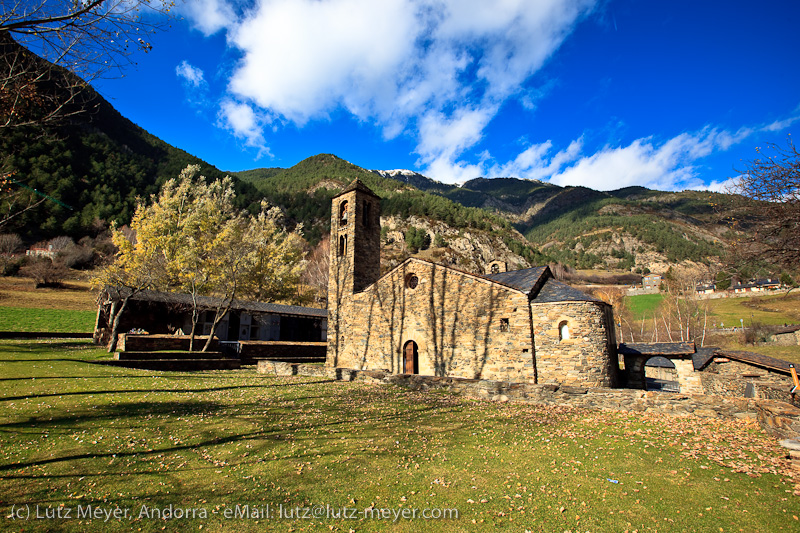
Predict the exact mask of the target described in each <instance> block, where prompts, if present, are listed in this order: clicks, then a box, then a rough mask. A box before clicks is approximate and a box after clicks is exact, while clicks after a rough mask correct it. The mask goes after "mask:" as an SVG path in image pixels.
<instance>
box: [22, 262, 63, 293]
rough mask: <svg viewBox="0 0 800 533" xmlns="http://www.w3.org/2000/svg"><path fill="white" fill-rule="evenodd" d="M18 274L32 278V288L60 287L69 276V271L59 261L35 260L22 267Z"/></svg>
mask: <svg viewBox="0 0 800 533" xmlns="http://www.w3.org/2000/svg"><path fill="white" fill-rule="evenodd" d="M20 274H22V275H23V276H26V277H29V278H33V282H34V287H35V288H37V289H38V288H40V287H60V286H61V283H62V282H63V281H64V280H65V279H66V277H67V276H68V275H69V269H68V268H67V267H66V266H64V264H63V263H61V262H60V261H51V260H50V259H44V258H42V259H37V260H35V261H33V262H32V263H30V264H28V265H26V266H24V267H22V268H21V269H20Z"/></svg>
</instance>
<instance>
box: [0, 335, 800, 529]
mask: <svg viewBox="0 0 800 533" xmlns="http://www.w3.org/2000/svg"><path fill="white" fill-rule="evenodd" d="M107 357H108V355H107V354H105V353H103V352H102V351H101V350H99V349H96V348H93V347H92V346H91V345H90V344H87V343H84V342H79V341H51V342H30V341H0V376H2V377H0V380H2V389H0V405H2V410H0V429H1V430H0V508H2V510H3V514H2V517H8V516H10V515H14V514H16V513H22V514H16V515H17V516H22V515H24V511H25V510H26V509H31V511H32V512H34V513H35V510H36V506H37V505H38V506H39V512H40V514H42V515H47V514H48V513H50V514H54V513H57V512H58V511H57V510H58V509H59V508H60V509H61V511H60V512H61V514H62V516H63V514H64V513H66V510H70V513H71V518H69V519H62V520H56V519H50V520H47V519H42V520H39V521H36V522H29V521H12V520H11V519H9V518H0V524H1V525H0V529H2V530H31V529H36V530H58V531H100V530H102V531H129V530H134V531H135V530H141V531H161V530H168V531H190V530H191V531H198V530H201V529H202V530H204V531H253V530H259V531H446V532H458V531H493V530H502V531H515V532H522V531H526V530H531V531H559V532H561V531H601V532H603V531H662V532H670V531H681V532H683V531H698V532H705V531H709V532H710V531H714V532H719V531H723V532H725V531H745V532H752V531H770V532H775V531H798V530H800V521H798V520H799V519H798V515H800V505H798V498H797V497H795V496H792V494H791V491H792V485H791V482H790V481H789V480H788V479H787V478H786V477H785V475H784V473H783V472H784V469H785V468H786V466H787V464H786V462H785V460H784V459H783V454H784V452H783V450H782V449H781V448H780V447H779V446H778V445H777V441H776V440H775V439H774V438H770V437H767V436H766V435H765V434H764V433H763V432H762V430H760V429H759V428H758V427H757V426H755V424H754V423H753V422H751V421H745V420H739V421H719V420H701V419H695V418H673V417H668V416H650V415H643V414H641V413H637V414H621V413H613V412H591V411H583V410H574V409H571V408H567V407H559V408H553V407H548V408H541V407H535V406H528V405H523V404H514V403H506V404H497V403H489V402H485V401H477V400H469V399H464V398H459V397H453V396H448V395H444V394H433V393H421V392H414V391H409V390H405V389H400V388H395V387H392V386H379V385H368V384H363V383H342V382H330V381H327V380H323V379H312V378H275V377H265V376H262V375H258V374H256V373H255V372H253V371H252V370H240V371H224V372H197V373H169V372H164V373H161V372H153V371H136V370H128V369H121V368H116V367H108V366H104V365H99V364H96V363H97V362H98V361H100V360H103V359H105V358H107ZM26 505H27V506H28V507H24V506H26ZM88 505H92V506H94V508H99V509H101V510H106V511H113V510H114V509H116V508H119V509H120V510H121V511H120V513H124V511H125V510H126V509H127V510H128V518H125V517H124V516H123V518H122V519H115V518H113V517H112V518H111V519H110V520H109V521H108V522H104V519H102V518H101V519H91V520H90V519H89V518H87V517H86V516H83V517H82V518H77V517H76V515H77V512H78V506H82V507H81V509H82V510H83V511H84V512H85V511H86V508H87V507H86V506H88ZM245 505H249V506H250V507H249V508H248V509H247V511H248V512H249V513H250V515H249V517H247V518H244V517H241V516H239V517H238V518H237V517H236V514H235V513H236V512H237V509H238V512H239V513H241V512H242V511H243V510H244V507H243V506H245ZM314 505H322V506H325V505H328V506H330V507H331V509H334V510H338V509H341V508H343V507H347V508H348V509H354V510H355V511H346V513H345V514H347V515H351V514H352V513H356V514H355V518H344V517H327V516H326V515H327V513H328V512H329V511H328V510H326V509H325V508H324V507H323V508H322V509H323V511H322V514H323V516H321V517H313V512H314V511H309V516H310V517H309V518H300V519H297V518H294V519H288V518H282V517H279V516H278V513H279V512H281V514H282V515H284V516H285V515H286V514H288V513H289V509H291V510H292V511H291V513H292V514H296V513H297V510H296V508H298V507H299V508H301V509H300V513H301V515H304V514H305V511H304V510H303V508H305V507H308V508H311V507H312V506H314ZM12 506H22V507H14V508H13V509H12ZM170 506H172V507H171V508H172V509H173V512H174V510H175V509H194V511H190V512H189V513H188V514H192V513H193V514H194V517H193V518H188V519H187V518H181V519H172V520H169V521H165V520H162V519H158V518H155V513H154V511H153V509H159V510H166V509H169V508H170ZM237 506H238V507H237ZM268 506H269V507H268ZM279 506H283V509H282V511H281V510H280V508H279ZM267 508H269V509H270V513H271V514H270V516H266V513H265V510H266V509H267ZM365 509H373V510H375V511H374V513H375V514H372V513H373V511H367V512H366V513H365V512H364V510H365ZM382 509H388V510H389V512H391V513H395V512H402V510H404V509H409V511H407V512H408V513H413V509H417V513H422V512H423V510H426V509H427V510H428V511H426V512H428V513H430V512H433V511H430V510H431V509H457V511H458V518H453V517H451V518H447V519H439V520H434V519H431V520H423V519H416V520H414V519H410V518H402V517H399V518H398V519H397V520H395V519H394V515H392V518H389V519H378V518H377V516H378V513H380V512H382V511H380V510H382ZM226 510H229V511H226ZM143 511H144V514H142V512H143ZM101 512H102V511H101ZM226 512H227V513H228V517H227V518H226ZM333 512H334V513H338V512H339V511H333Z"/></svg>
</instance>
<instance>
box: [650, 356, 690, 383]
mask: <svg viewBox="0 0 800 533" xmlns="http://www.w3.org/2000/svg"><path fill="white" fill-rule="evenodd" d="M644 382H645V389H646V390H658V391H664V392H680V391H681V385H680V383H679V381H678V370H677V369H676V368H675V363H674V362H673V361H670V360H669V359H667V358H666V357H664V356H661V355H654V356H652V357H650V358H648V359H647V360H645V362H644Z"/></svg>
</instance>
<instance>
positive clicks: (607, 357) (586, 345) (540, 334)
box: [326, 180, 619, 387]
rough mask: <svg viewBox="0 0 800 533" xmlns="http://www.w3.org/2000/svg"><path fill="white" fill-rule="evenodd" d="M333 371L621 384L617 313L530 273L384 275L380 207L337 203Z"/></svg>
mask: <svg viewBox="0 0 800 533" xmlns="http://www.w3.org/2000/svg"><path fill="white" fill-rule="evenodd" d="M332 202H333V205H332V215H331V259H330V276H329V281H328V352H327V363H326V364H327V366H328V367H332V368H350V369H361V370H383V371H388V372H391V373H397V374H400V373H406V374H422V375H430V376H454V377H464V378H475V379H492V380H504V381H513V382H522V383H558V384H561V385H573V386H583V387H612V386H615V385H616V384H617V374H618V372H619V367H618V363H617V360H618V359H617V353H616V339H615V334H614V326H613V317H612V313H611V306H609V305H608V304H606V303H605V302H602V301H600V300H597V299H595V298H593V297H591V296H589V295H587V294H585V293H583V292H581V291H578V290H576V289H573V288H571V287H569V286H567V285H565V284H563V283H561V282H559V281H556V280H555V279H554V277H553V275H552V273H551V272H550V269H549V268H548V267H546V266H544V267H534V268H528V269H524V270H517V271H511V272H503V271H502V270H504V268H503V266H501V265H498V264H493V265H492V268H491V271H492V274H490V275H485V276H481V275H476V274H470V273H467V272H462V271H460V270H457V269H454V268H452V267H449V266H445V265H441V264H437V263H433V262H430V261H425V260H421V259H415V258H409V259H407V260H406V261H404V262H403V263H401V264H400V265H398V266H397V267H395V268H394V269H392V270H391V271H390V272H388V273H386V274H385V275H383V276H381V275H380V198H379V197H378V196H377V195H376V194H375V193H373V192H372V191H371V190H370V189H369V188H368V187H367V186H366V185H364V184H363V183H362V182H360V181H359V180H355V181H354V182H353V183H351V184H350V185H349V186H348V187H347V188H345V189H344V190H343V191H342V192H341V193H339V194H338V195H337V196H335V197H334V198H333V201H332Z"/></svg>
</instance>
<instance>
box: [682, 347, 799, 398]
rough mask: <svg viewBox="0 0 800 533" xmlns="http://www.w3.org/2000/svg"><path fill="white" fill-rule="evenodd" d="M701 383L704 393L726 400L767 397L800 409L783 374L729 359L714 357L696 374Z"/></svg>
mask: <svg viewBox="0 0 800 533" xmlns="http://www.w3.org/2000/svg"><path fill="white" fill-rule="evenodd" d="M694 374H695V375H696V376H697V377H698V378H699V379H700V381H701V383H702V392H703V393H704V394H710V395H714V396H724V397H726V398H744V397H752V398H764V399H770V400H780V401H782V402H786V403H791V404H794V405H798V406H800V398H798V397H797V396H795V397H794V398H793V397H792V395H791V394H790V393H789V391H790V390H791V389H792V385H793V383H792V378H791V377H790V376H789V375H787V374H786V373H783V372H778V371H775V370H770V369H768V368H762V367H759V366H756V365H750V364H745V363H742V362H739V361H733V360H728V359H727V358H715V359H714V361H713V362H712V363H710V364H709V365H708V366H707V367H706V368H705V369H703V371H702V372H695V373H694Z"/></svg>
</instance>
